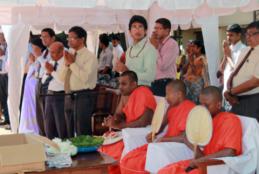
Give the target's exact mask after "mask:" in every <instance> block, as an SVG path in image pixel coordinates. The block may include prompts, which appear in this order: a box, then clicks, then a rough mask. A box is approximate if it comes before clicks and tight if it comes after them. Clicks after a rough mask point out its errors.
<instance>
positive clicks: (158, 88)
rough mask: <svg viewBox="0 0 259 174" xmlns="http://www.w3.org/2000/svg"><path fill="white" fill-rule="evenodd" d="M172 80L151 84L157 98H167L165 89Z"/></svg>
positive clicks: (157, 81) (162, 80)
mask: <svg viewBox="0 0 259 174" xmlns="http://www.w3.org/2000/svg"><path fill="white" fill-rule="evenodd" d="M170 80H171V79H170V78H165V79H158V80H155V81H154V82H152V83H151V89H152V91H153V94H154V95H156V96H161V97H164V96H165V87H166V85H167V83H168V82H169V81H170Z"/></svg>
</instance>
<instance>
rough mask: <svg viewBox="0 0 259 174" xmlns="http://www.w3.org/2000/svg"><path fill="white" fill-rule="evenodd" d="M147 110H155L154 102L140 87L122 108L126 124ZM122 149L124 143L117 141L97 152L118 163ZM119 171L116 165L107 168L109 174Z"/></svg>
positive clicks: (142, 87) (152, 97) (148, 90)
mask: <svg viewBox="0 0 259 174" xmlns="http://www.w3.org/2000/svg"><path fill="white" fill-rule="evenodd" d="M147 108H148V109H151V110H153V111H154V110H155V108H156V100H155V98H154V96H153V93H152V92H151V90H150V89H149V88H147V87H144V86H140V87H138V88H136V89H135V90H134V91H133V92H132V93H131V94H130V96H129V99H128V102H127V103H126V105H125V106H124V107H123V112H124V114H125V116H126V122H127V123H130V122H133V121H135V120H137V119H139V117H140V116H141V115H143V114H144V112H145V110H146V109H147ZM123 149H124V143H123V141H119V142H118V143H115V144H111V145H106V146H101V147H100V149H99V151H100V152H103V153H105V154H107V155H109V156H112V157H113V158H114V159H115V160H118V161H119V160H120V158H121V154H122V152H123ZM119 171H120V169H119V166H118V165H116V166H112V167H110V168H109V174H118V173H120V172H119Z"/></svg>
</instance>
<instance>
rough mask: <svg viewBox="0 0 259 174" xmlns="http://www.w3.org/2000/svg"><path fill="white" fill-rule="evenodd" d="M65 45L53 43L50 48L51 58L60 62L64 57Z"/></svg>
mask: <svg viewBox="0 0 259 174" xmlns="http://www.w3.org/2000/svg"><path fill="white" fill-rule="evenodd" d="M63 51H64V45H63V44H62V43H61V42H53V43H52V44H51V45H50V47H49V52H50V55H51V58H52V59H53V60H54V61H58V60H59V59H61V58H62V57H63Z"/></svg>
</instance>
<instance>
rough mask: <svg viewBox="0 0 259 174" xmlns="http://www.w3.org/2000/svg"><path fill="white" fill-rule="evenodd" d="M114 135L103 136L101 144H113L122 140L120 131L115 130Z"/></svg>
mask: <svg viewBox="0 0 259 174" xmlns="http://www.w3.org/2000/svg"><path fill="white" fill-rule="evenodd" d="M116 134H117V135H116V137H115V138H112V137H104V142H103V145H110V144H114V143H117V142H119V141H120V140H122V132H121V131H120V132H116Z"/></svg>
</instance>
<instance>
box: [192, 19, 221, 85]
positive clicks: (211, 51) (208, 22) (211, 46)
mask: <svg viewBox="0 0 259 174" xmlns="http://www.w3.org/2000/svg"><path fill="white" fill-rule="evenodd" d="M196 22H197V23H198V24H199V25H200V26H201V28H202V36H203V40H204V46H205V51H206V56H207V60H208V66H209V67H208V68H209V76H210V82H211V85H215V86H218V84H219V81H218V79H217V77H216V72H217V70H218V64H219V60H220V59H219V52H220V50H219V29H218V17H217V16H208V17H203V18H199V19H196Z"/></svg>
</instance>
